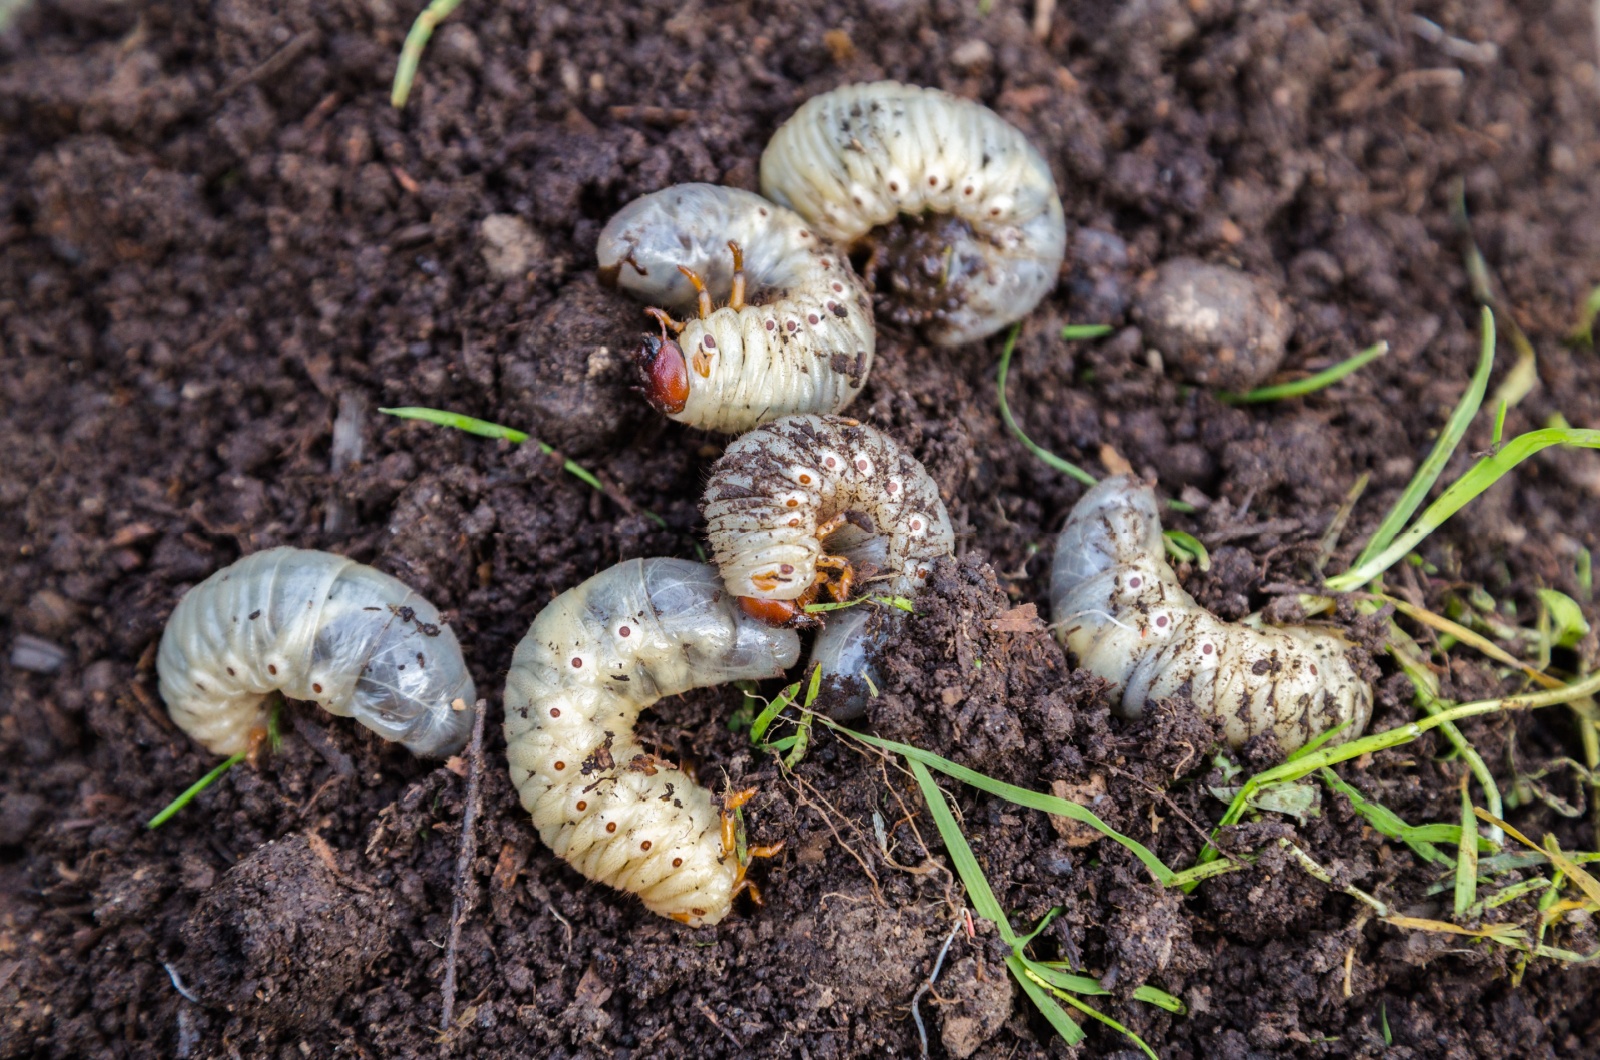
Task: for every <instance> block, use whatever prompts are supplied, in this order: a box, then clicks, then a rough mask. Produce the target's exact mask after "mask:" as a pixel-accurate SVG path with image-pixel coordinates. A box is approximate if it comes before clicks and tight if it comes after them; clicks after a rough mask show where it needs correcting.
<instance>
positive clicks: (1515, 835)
mask: <svg viewBox="0 0 1600 1060" xmlns="http://www.w3.org/2000/svg"><path fill="white" fill-rule="evenodd" d="M1473 812H1474V813H1476V814H1477V815H1478V816H1479V817H1481V818H1483V819H1484V820H1485V821H1488V822H1489V823H1490V824H1494V825H1498V826H1500V827H1501V828H1503V829H1504V830H1505V833H1506V834H1507V835H1509V836H1510V837H1511V838H1512V839H1515V840H1516V841H1517V842H1519V843H1521V844H1522V845H1523V846H1526V847H1528V848H1529V849H1530V850H1537V851H1539V852H1540V853H1542V854H1544V856H1545V857H1547V858H1549V859H1550V864H1552V865H1554V866H1555V867H1556V868H1558V869H1560V870H1561V872H1562V873H1563V874H1564V875H1566V876H1567V877H1568V878H1569V879H1571V880H1572V882H1573V883H1575V884H1577V885H1578V889H1579V890H1581V891H1582V892H1583V893H1584V896H1585V897H1587V898H1588V899H1589V901H1591V902H1594V903H1595V904H1596V905H1600V880H1596V879H1595V878H1594V877H1593V876H1591V875H1590V874H1589V871H1588V870H1587V869H1585V868H1584V867H1583V866H1582V865H1579V864H1578V863H1577V862H1576V861H1574V860H1573V859H1572V858H1570V857H1568V856H1567V854H1566V852H1565V851H1563V850H1562V849H1561V846H1560V844H1558V843H1557V842H1556V837H1555V835H1554V834H1552V833H1549V832H1546V833H1545V837H1544V846H1542V847H1541V846H1539V845H1538V844H1536V843H1534V841H1533V840H1531V839H1529V838H1528V837H1527V836H1525V835H1523V834H1522V833H1521V832H1519V831H1517V830H1516V829H1515V828H1513V827H1511V826H1510V825H1509V824H1506V823H1505V822H1504V821H1502V820H1501V819H1500V818H1498V817H1496V816H1494V814H1492V813H1490V812H1488V811H1487V810H1484V809H1480V808H1476V807H1475V808H1474V810H1473Z"/></svg>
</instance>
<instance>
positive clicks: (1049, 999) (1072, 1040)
mask: <svg viewBox="0 0 1600 1060" xmlns="http://www.w3.org/2000/svg"><path fill="white" fill-rule="evenodd" d="M1006 967H1007V968H1009V969H1011V975H1012V976H1013V977H1014V978H1015V979H1016V980H1017V983H1018V985H1020V986H1021V987H1022V992H1023V993H1025V994H1027V995H1028V1000H1029V1001H1032V1002H1033V1007H1034V1008H1036V1009H1038V1010H1039V1011H1040V1012H1041V1013H1043V1014H1044V1018H1045V1019H1047V1020H1049V1021H1050V1026H1052V1027H1054V1028H1055V1031H1056V1033H1057V1034H1059V1035H1061V1038H1062V1040H1063V1041H1065V1042H1066V1043H1067V1044H1068V1045H1077V1044H1078V1043H1079V1042H1081V1041H1083V1040H1084V1038H1086V1037H1088V1035H1086V1034H1084V1032H1083V1028H1082V1027H1080V1026H1078V1025H1077V1023H1075V1022H1074V1021H1073V1019H1072V1017H1071V1016H1069V1015H1067V1012H1066V1010H1065V1009H1063V1008H1062V1007H1061V1005H1060V1004H1058V1003H1057V1001H1056V999H1055V996H1054V995H1053V994H1052V993H1051V992H1050V990H1049V988H1048V987H1046V986H1044V985H1043V984H1042V983H1040V982H1039V981H1038V980H1036V979H1035V978H1033V976H1032V974H1030V972H1029V969H1028V966H1027V964H1026V963H1024V961H1023V959H1022V958H1021V957H1019V956H1017V955H1016V954H1015V953H1011V954H1007V955H1006Z"/></svg>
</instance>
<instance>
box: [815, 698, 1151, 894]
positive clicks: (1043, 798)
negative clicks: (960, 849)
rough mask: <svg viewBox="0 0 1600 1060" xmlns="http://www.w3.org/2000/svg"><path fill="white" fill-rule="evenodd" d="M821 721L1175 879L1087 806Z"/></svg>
mask: <svg viewBox="0 0 1600 1060" xmlns="http://www.w3.org/2000/svg"><path fill="white" fill-rule="evenodd" d="M817 720H818V721H820V722H822V723H823V724H824V725H826V726H828V728H830V729H833V730H835V731H836V732H840V733H843V734H844V735H846V736H849V737H851V738H852V739H856V740H860V741H861V742H862V743H864V744H867V745H869V746H872V747H878V748H881V749H883V750H885V751H892V752H894V753H895V754H897V755H900V756H902V757H904V758H906V759H909V760H910V761H911V762H913V763H916V764H920V765H927V766H932V767H933V768H934V769H937V770H939V772H941V773H944V774H945V775H946V776H950V777H954V778H955V779H956V780H959V781H962V782H963V783H966V784H971V785H972V786H973V787H975V788H979V789H981V790H983V791H987V792H988V793H989V794H991V795H998V796H1000V797H1001V798H1002V799H1005V800H1006V801H1007V802H1012V803H1015V804H1016V805H1018V806H1024V807H1026V808H1028V809H1030V810H1039V811H1042V812H1044V813H1049V814H1055V815H1056V816H1057V817H1068V818H1071V819H1072V820H1074V821H1081V822H1082V823H1084V824H1086V825H1088V826H1089V827H1091V828H1093V829H1095V830H1096V831H1098V832H1099V833H1100V834H1101V835H1103V836H1105V837H1106V838H1108V839H1111V840H1114V841H1116V842H1117V843H1120V844H1121V845H1122V846H1124V847H1126V848H1127V849H1128V850H1129V851H1130V852H1131V853H1132V854H1133V856H1134V857H1136V858H1138V859H1139V860H1140V861H1141V862H1143V863H1144V866H1145V868H1147V869H1149V870H1150V874H1151V875H1152V876H1154V877H1155V878H1156V879H1157V880H1158V881H1160V882H1161V883H1162V884H1166V883H1167V882H1168V881H1169V880H1171V879H1172V878H1173V875H1174V874H1173V871H1172V870H1171V869H1169V868H1167V866H1166V865H1164V864H1162V862H1161V859H1160V858H1158V857H1156V856H1155V854H1153V853H1152V852H1151V851H1150V850H1149V849H1148V848H1146V847H1145V846H1144V845H1143V844H1141V843H1139V842H1138V841H1137V840H1134V839H1130V838H1128V837H1127V836H1125V835H1123V834H1122V833H1121V832H1118V831H1117V830H1116V829H1114V828H1112V827H1111V826H1110V825H1108V824H1106V823H1105V822H1104V821H1102V820H1101V819H1100V818H1098V817H1096V816H1095V815H1094V814H1093V813H1091V812H1089V811H1088V810H1086V809H1084V808H1083V807H1082V806H1079V805H1078V804H1077V803H1075V802H1068V801H1067V800H1066V799H1062V798H1057V797H1056V796H1054V795H1046V794H1044V793H1043V792H1039V791H1031V790H1029V789H1028V788H1019V787H1017V786H1016V785H1015V784H1007V783H1006V782H1005V781H1003V780H996V779H994V778H993V777H988V776H985V775H983V774H982V773H979V772H978V771H977V770H974V769H968V768H967V767H966V766H962V765H957V764H956V763H954V762H952V761H950V760H949V759H948V758H941V757H939V756H938V755H936V754H934V753H933V752H932V751H924V750H923V749H922V748H920V747H913V746H911V745H910V744H905V743H896V742H895V741H893V740H885V739H882V738H881V737H877V736H868V735H866V734H865V733H860V732H856V731H855V730H853V729H847V728H845V727H844V726H843V725H840V724H839V723H838V722H836V721H833V720H832V719H831V718H827V717H825V716H823V715H820V714H819V715H818V716H817Z"/></svg>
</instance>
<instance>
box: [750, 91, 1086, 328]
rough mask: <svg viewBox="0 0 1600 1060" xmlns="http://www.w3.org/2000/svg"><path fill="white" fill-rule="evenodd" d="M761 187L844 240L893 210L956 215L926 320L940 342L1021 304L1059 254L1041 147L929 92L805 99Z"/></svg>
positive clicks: (996, 322)
mask: <svg viewBox="0 0 1600 1060" xmlns="http://www.w3.org/2000/svg"><path fill="white" fill-rule="evenodd" d="M761 190H762V193H763V194H765V195H766V196H767V197H768V198H769V199H772V200H773V201H774V202H777V203H781V204H782V205H784V206H788V207H790V208H791V209H793V210H794V211H795V212H796V213H798V214H800V216H802V217H804V218H805V219H806V220H807V221H809V222H810V223H811V224H812V225H813V226H814V227H815V228H816V230H817V231H818V232H819V233H820V234H821V235H822V237H823V238H825V239H831V240H834V241H836V242H840V243H844V244H846V245H851V244H855V243H856V242H857V241H859V240H861V239H862V238H863V237H865V236H866V235H867V234H868V233H869V232H871V231H872V230H873V229H875V228H878V227H880V226H883V225H888V224H889V223H890V222H893V221H895V220H896V219H897V218H900V217H901V216H903V215H909V216H912V217H915V216H917V215H920V214H924V213H926V214H946V215H950V216H952V217H954V218H957V219H959V220H960V221H961V222H964V231H961V232H958V233H953V234H951V235H949V236H948V241H947V243H946V246H945V254H944V267H943V269H942V270H941V273H940V275H939V277H938V278H937V279H938V284H939V286H940V288H941V289H943V291H945V292H947V293H948V295H949V297H948V300H947V302H946V304H945V305H944V306H943V307H942V308H940V309H939V310H938V311H937V312H935V313H934V314H933V315H932V316H931V317H930V318H929V319H928V321H927V324H926V328H927V330H928V332H929V335H930V337H931V338H932V339H933V341H935V342H939V343H946V344H954V343H961V342H971V341H973V340H975V339H981V338H983V337H984V336H986V335H992V334H993V333H995V332H996V331H999V330H1000V329H1001V328H1003V327H1005V326H1006V325H1007V324H1010V323H1011V322H1013V321H1015V320H1019V319H1021V318H1022V317H1024V316H1026V315H1027V314H1028V313H1030V312H1032V310H1033V308H1034V306H1036V305H1038V304H1039V302H1040V300H1041V299H1043V298H1044V296H1045V295H1047V294H1049V293H1050V291H1051V290H1052V289H1053V288H1054V287H1055V284H1056V276H1057V273H1058V272H1059V271H1060V268H1061V259H1062V256H1063V254H1064V253H1065V251H1066V221H1065V219H1064V217H1063V215H1062V210H1061V199H1060V196H1059V195H1057V193H1056V185H1055V179H1054V178H1053V177H1052V176H1051V174H1050V167H1049V165H1048V164H1046V162H1045V160H1044V158H1043V156H1041V155H1040V154H1039V152H1038V150H1036V149H1035V148H1034V146H1033V145H1032V144H1030V143H1029V142H1028V140H1027V138H1026V137H1025V136H1023V135H1022V133H1021V132H1020V131H1018V130H1017V129H1016V128H1015V127H1014V126H1012V125H1010V124H1008V123H1007V122H1006V121H1004V120H1003V119H1002V118H1001V117H1000V116H999V115H998V114H996V113H994V111H992V110H990V109H989V108H987V107H985V106H983V105H982V104H979V103H974V102H972V101H970V100H965V99H961V98H959V97H957V96H952V95H950V94H949V93H947V92H941V91H939V90H938V89H933V88H919V87H917V86H915V85H904V84H901V83H899V82H897V81H877V82H873V83H870V84H859V85H845V86H843V87H842V88H837V89H834V90H833V91H832V92H826V93H823V94H822V95H820V96H814V97H812V98H811V99H809V100H807V101H806V102H805V104H804V105H802V106H801V107H800V109H799V110H798V111H796V112H795V113H794V115H793V116H792V117H791V118H790V119H789V120H788V121H786V122H785V123H784V124H783V126H782V127H781V128H779V129H778V131H777V133H776V134H774V135H773V137H772V140H771V142H770V143H768V144H767V148H766V150H765V151H764V152H763V153H762V155H761Z"/></svg>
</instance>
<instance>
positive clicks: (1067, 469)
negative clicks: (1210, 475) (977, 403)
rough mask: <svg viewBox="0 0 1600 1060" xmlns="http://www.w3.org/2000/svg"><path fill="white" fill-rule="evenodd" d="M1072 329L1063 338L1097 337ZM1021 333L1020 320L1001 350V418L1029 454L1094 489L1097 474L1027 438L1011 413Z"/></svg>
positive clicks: (1171, 504) (1183, 506)
mask: <svg viewBox="0 0 1600 1060" xmlns="http://www.w3.org/2000/svg"><path fill="white" fill-rule="evenodd" d="M1080 327H1081V328H1082V329H1083V330H1088V329H1090V328H1101V327H1105V329H1106V331H1110V330H1111V329H1110V328H1109V327H1108V326H1106V325H1103V324H1093V325H1081V326H1080ZM1071 330H1072V329H1071V328H1064V329H1063V330H1062V332H1061V334H1062V337H1063V338H1091V337H1093V336H1089V335H1068V332H1069V331H1071ZM1104 333H1105V332H1097V334H1104ZM1020 334H1022V323H1021V322H1020V321H1019V322H1017V323H1016V324H1013V325H1012V327H1011V331H1010V332H1009V333H1008V334H1007V335H1006V344H1005V347H1004V348H1003V349H1002V350H1001V351H1000V370H999V372H998V374H997V376H996V389H997V390H998V391H999V394H1000V419H1001V420H1002V421H1004V423H1005V425H1006V429H1007V430H1009V431H1010V432H1011V435H1012V437H1014V438H1015V439H1016V440H1017V441H1019V442H1021V443H1022V445H1023V448H1025V449H1027V450H1028V452H1030V453H1032V454H1033V455H1034V456H1036V457H1038V458H1039V459H1040V460H1042V461H1044V463H1045V465H1046V466H1048V467H1051V468H1054V469H1055V470H1057V471H1059V472H1061V473H1062V474H1063V475H1066V476H1068V477H1069V478H1073V479H1076V480H1077V481H1079V482H1081V483H1083V484H1084V485H1085V486H1093V485H1094V484H1095V483H1096V482H1098V481H1099V479H1097V478H1095V477H1094V476H1093V475H1091V474H1089V472H1087V471H1085V470H1084V469H1083V468H1081V467H1079V466H1078V465H1077V464H1074V463H1073V462H1072V461H1070V460H1063V459H1062V458H1061V457H1059V456H1057V455H1056V454H1054V453H1052V452H1051V451H1050V450H1048V449H1046V448H1045V447H1044V446H1042V445H1040V444H1038V443H1037V442H1035V441H1034V440H1033V439H1032V438H1029V437H1028V436H1027V434H1025V433H1023V430H1022V428H1021V427H1019V426H1018V425H1017V420H1016V417H1015V416H1013V415H1012V414H1011V403H1010V402H1009V401H1007V400H1006V377H1007V376H1008V375H1009V374H1010V372H1011V355H1012V354H1013V353H1014V352H1016V348H1017V336H1018V335H1020ZM1167 507H1168V508H1171V509H1172V510H1173V511H1175V512H1192V511H1194V510H1195V508H1194V505H1192V504H1187V503H1185V502H1184V501H1177V500H1169V501H1168V502H1167Z"/></svg>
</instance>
